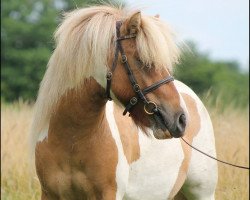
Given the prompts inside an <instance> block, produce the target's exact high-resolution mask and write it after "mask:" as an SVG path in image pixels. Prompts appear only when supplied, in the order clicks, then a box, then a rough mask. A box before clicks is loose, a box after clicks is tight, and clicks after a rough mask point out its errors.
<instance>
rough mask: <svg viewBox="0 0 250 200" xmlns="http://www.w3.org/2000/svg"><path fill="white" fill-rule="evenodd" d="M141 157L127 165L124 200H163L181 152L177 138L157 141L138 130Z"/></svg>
mask: <svg viewBox="0 0 250 200" xmlns="http://www.w3.org/2000/svg"><path fill="white" fill-rule="evenodd" d="M139 145H140V158H139V159H138V160H137V161H135V162H133V163H132V164H131V165H130V173H129V184H128V187H127V192H126V195H125V198H124V199H126V200H141V199H143V200H155V199H157V200H166V199H167V197H168V196H169V194H170V192H171V190H172V188H173V186H174V184H175V182H176V179H177V176H178V173H179V169H180V166H181V163H182V161H183V158H184V154H183V151H182V148H181V143H180V140H179V139H170V140H157V139H155V138H154V137H153V133H152V131H151V137H148V136H146V135H145V134H144V133H143V132H142V131H141V130H140V129H139Z"/></svg>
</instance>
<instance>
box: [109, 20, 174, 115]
mask: <svg viewBox="0 0 250 200" xmlns="http://www.w3.org/2000/svg"><path fill="white" fill-rule="evenodd" d="M121 25H122V22H121V21H118V22H116V37H117V38H116V49H115V56H114V60H113V63H112V67H111V70H110V71H108V72H107V75H106V79H107V86H106V96H107V98H108V100H110V101H111V100H112V98H111V96H110V88H111V81H112V76H113V73H114V71H115V68H116V66H117V61H118V55H119V53H120V54H121V58H122V61H121V62H122V63H123V66H124V68H125V70H126V72H127V75H128V78H129V81H130V83H131V85H132V88H133V90H134V92H135V93H136V96H133V97H132V98H131V99H130V100H129V102H128V104H127V105H126V106H125V110H124V111H123V115H126V113H127V112H130V110H131V108H132V107H133V106H135V105H136V104H137V103H138V101H139V100H140V101H142V102H143V103H144V111H145V112H146V113H147V114H148V115H154V114H155V115H156V116H157V117H160V118H161V119H162V116H161V113H160V111H159V109H158V107H157V104H156V103H155V102H153V101H150V100H148V99H147V98H146V97H145V95H146V94H148V93H150V92H152V91H153V90H155V89H157V88H159V87H160V86H162V85H164V84H167V83H169V82H171V81H173V80H174V78H173V77H172V76H168V77H166V78H164V79H162V80H160V81H158V82H156V83H154V84H152V85H151V86H148V87H146V88H145V89H143V90H142V89H141V87H140V85H139V84H138V83H137V81H136V79H135V77H134V74H133V72H132V70H131V68H130V66H129V63H128V59H127V56H126V54H125V52H124V49H123V47H122V44H121V41H122V40H126V39H132V38H135V37H136V35H135V34H131V35H125V36H120V27H121Z"/></svg>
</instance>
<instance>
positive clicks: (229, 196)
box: [1, 103, 249, 200]
mask: <svg viewBox="0 0 250 200" xmlns="http://www.w3.org/2000/svg"><path fill="white" fill-rule="evenodd" d="M209 110H210V114H211V118H212V120H213V124H214V129H215V137H216V146H217V153H218V157H219V158H221V159H223V160H226V161H230V162H232V163H236V164H242V165H245V166H249V152H248V150H249V123H248V119H249V116H248V112H247V110H245V111H238V110H234V109H226V110H225V111H224V113H219V112H218V110H217V109H216V108H212V109H209ZM1 116H2V118H1V123H2V126H1V145H2V151H1V161H2V168H1V172H2V176H1V184H2V187H1V199H3V200H32V199H39V197H40V186H39V182H38V180H37V178H36V176H35V174H34V171H32V170H30V167H29V159H28V158H29V156H28V145H27V143H28V142H27V138H28V133H29V126H30V122H31V116H32V108H31V106H29V105H27V104H25V103H16V104H13V105H9V106H5V105H2V110H1ZM211 162H214V161H212V160H211ZM218 165H219V183H218V186H217V190H216V199H217V200H224V199H225V200H247V199H248V198H249V171H248V170H242V169H236V168H233V167H230V166H225V165H223V164H218Z"/></svg>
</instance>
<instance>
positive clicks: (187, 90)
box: [174, 80, 201, 102]
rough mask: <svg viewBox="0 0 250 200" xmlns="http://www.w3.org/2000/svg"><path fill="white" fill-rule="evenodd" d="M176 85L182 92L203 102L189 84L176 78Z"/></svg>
mask: <svg viewBox="0 0 250 200" xmlns="http://www.w3.org/2000/svg"><path fill="white" fill-rule="evenodd" d="M174 85H175V87H176V89H177V90H178V92H179V93H180V94H186V95H189V96H190V97H192V98H193V99H195V100H196V101H198V102H201V100H200V98H199V97H198V96H197V94H195V92H194V91H193V90H192V89H191V88H190V87H189V86H187V85H186V84H185V83H183V82H181V81H179V80H174Z"/></svg>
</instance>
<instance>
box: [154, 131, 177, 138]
mask: <svg viewBox="0 0 250 200" xmlns="http://www.w3.org/2000/svg"><path fill="white" fill-rule="evenodd" d="M153 134H154V137H155V138H156V139H158V140H165V139H171V138H172V136H171V134H170V132H169V131H168V130H166V131H163V130H161V129H157V130H154V131H153Z"/></svg>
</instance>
